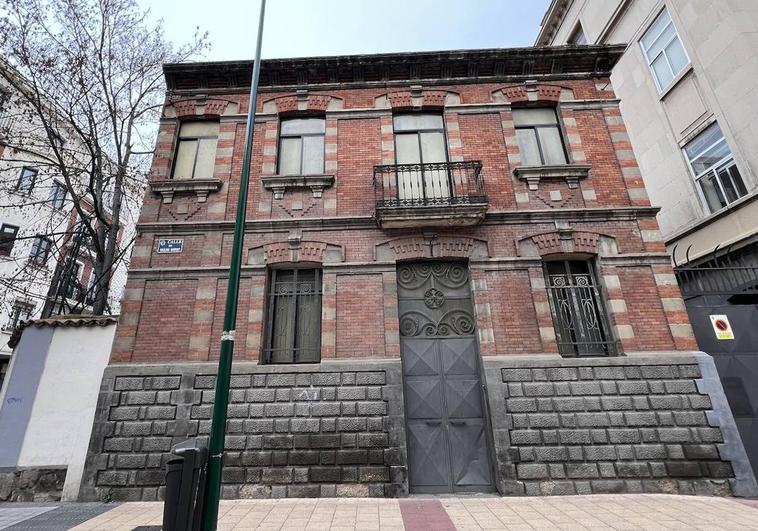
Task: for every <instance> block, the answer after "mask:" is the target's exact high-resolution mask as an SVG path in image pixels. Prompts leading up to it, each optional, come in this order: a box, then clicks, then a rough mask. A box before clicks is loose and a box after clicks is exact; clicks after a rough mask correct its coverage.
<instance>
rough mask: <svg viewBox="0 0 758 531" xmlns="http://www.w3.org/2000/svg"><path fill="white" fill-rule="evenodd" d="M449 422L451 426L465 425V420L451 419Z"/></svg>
mask: <svg viewBox="0 0 758 531" xmlns="http://www.w3.org/2000/svg"><path fill="white" fill-rule="evenodd" d="M450 424H452V425H453V426H465V425H466V421H465V420H451V421H450Z"/></svg>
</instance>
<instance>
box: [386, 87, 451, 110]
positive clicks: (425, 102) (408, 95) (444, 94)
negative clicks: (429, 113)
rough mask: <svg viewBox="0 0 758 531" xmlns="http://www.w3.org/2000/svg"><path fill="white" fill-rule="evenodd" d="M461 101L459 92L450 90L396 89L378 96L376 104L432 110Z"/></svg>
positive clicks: (393, 108)
mask: <svg viewBox="0 0 758 531" xmlns="http://www.w3.org/2000/svg"><path fill="white" fill-rule="evenodd" d="M460 102H461V97H460V95H459V94H458V93H457V92H451V91H449V90H423V89H410V90H394V91H392V92H388V93H386V94H381V95H379V96H377V97H376V98H375V100H374V106H375V107H377V108H385V109H386V108H389V109H392V110H393V111H412V110H416V111H417V110H432V109H442V108H444V107H445V106H446V105H454V104H458V103H460Z"/></svg>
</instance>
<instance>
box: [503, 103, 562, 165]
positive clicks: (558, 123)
mask: <svg viewBox="0 0 758 531" xmlns="http://www.w3.org/2000/svg"><path fill="white" fill-rule="evenodd" d="M532 109H551V110H552V111H553V114H554V115H555V124H532V125H516V119H515V118H513V129H514V131H516V145H518V148H519V157H520V158H521V164H522V165H523V166H535V164H527V163H526V161H525V160H524V158H523V154H522V153H521V145H520V144H519V142H518V130H519V129H534V130H535V132H534V137H535V138H536V139H537V151H538V152H539V154H540V161H541V163H540V164H539V165H538V166H560V164H552V163H551V164H547V163H546V162H545V154H544V151H543V149H542V142H541V140H540V138H541V137H540V135H539V134H538V132H537V128H544V129H547V128H554V129H557V131H558V136H559V138H560V139H561V150H562V151H563V160H564V162H563V164H571V159H570V158H569V151H568V148H567V146H566V136H565V135H564V131H563V123H562V122H561V115H560V113H559V112H558V107H557V106H551V105H541V106H537V107H516V108H513V109H511V113H512V112H513V111H522V110H525V111H528V110H532Z"/></svg>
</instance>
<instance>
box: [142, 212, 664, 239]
mask: <svg viewBox="0 0 758 531" xmlns="http://www.w3.org/2000/svg"><path fill="white" fill-rule="evenodd" d="M658 210H659V208H658V207H614V208H561V209H557V210H553V209H545V210H501V211H490V212H488V213H487V215H486V217H485V219H484V222H483V223H482V224H483V225H509V224H522V223H550V222H553V221H577V222H591V221H594V222H601V221H636V220H638V219H650V218H655V215H656V214H657V213H658ZM292 229H306V230H379V229H378V228H377V226H376V222H375V221H374V218H373V216H344V217H323V218H301V219H265V220H248V221H247V222H246V223H245V232H248V233H260V232H262V233H271V232H282V233H285V232H287V231H290V230H292ZM137 230H138V231H140V232H150V233H161V234H189V233H195V234H197V233H198V232H200V233H202V232H210V231H225V232H232V231H233V230H234V222H233V221H183V222H180V221H171V222H168V221H162V222H142V223H138V224H137Z"/></svg>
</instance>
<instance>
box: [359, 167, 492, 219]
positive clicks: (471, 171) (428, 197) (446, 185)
mask: <svg viewBox="0 0 758 531" xmlns="http://www.w3.org/2000/svg"><path fill="white" fill-rule="evenodd" d="M374 193H375V197H376V206H377V208H386V207H414V206H448V205H460V204H465V205H470V204H482V203H485V204H486V203H487V195H486V194H485V192H484V179H483V177H482V163H481V162H480V161H466V162H431V163H426V164H388V165H384V166H374Z"/></svg>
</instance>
